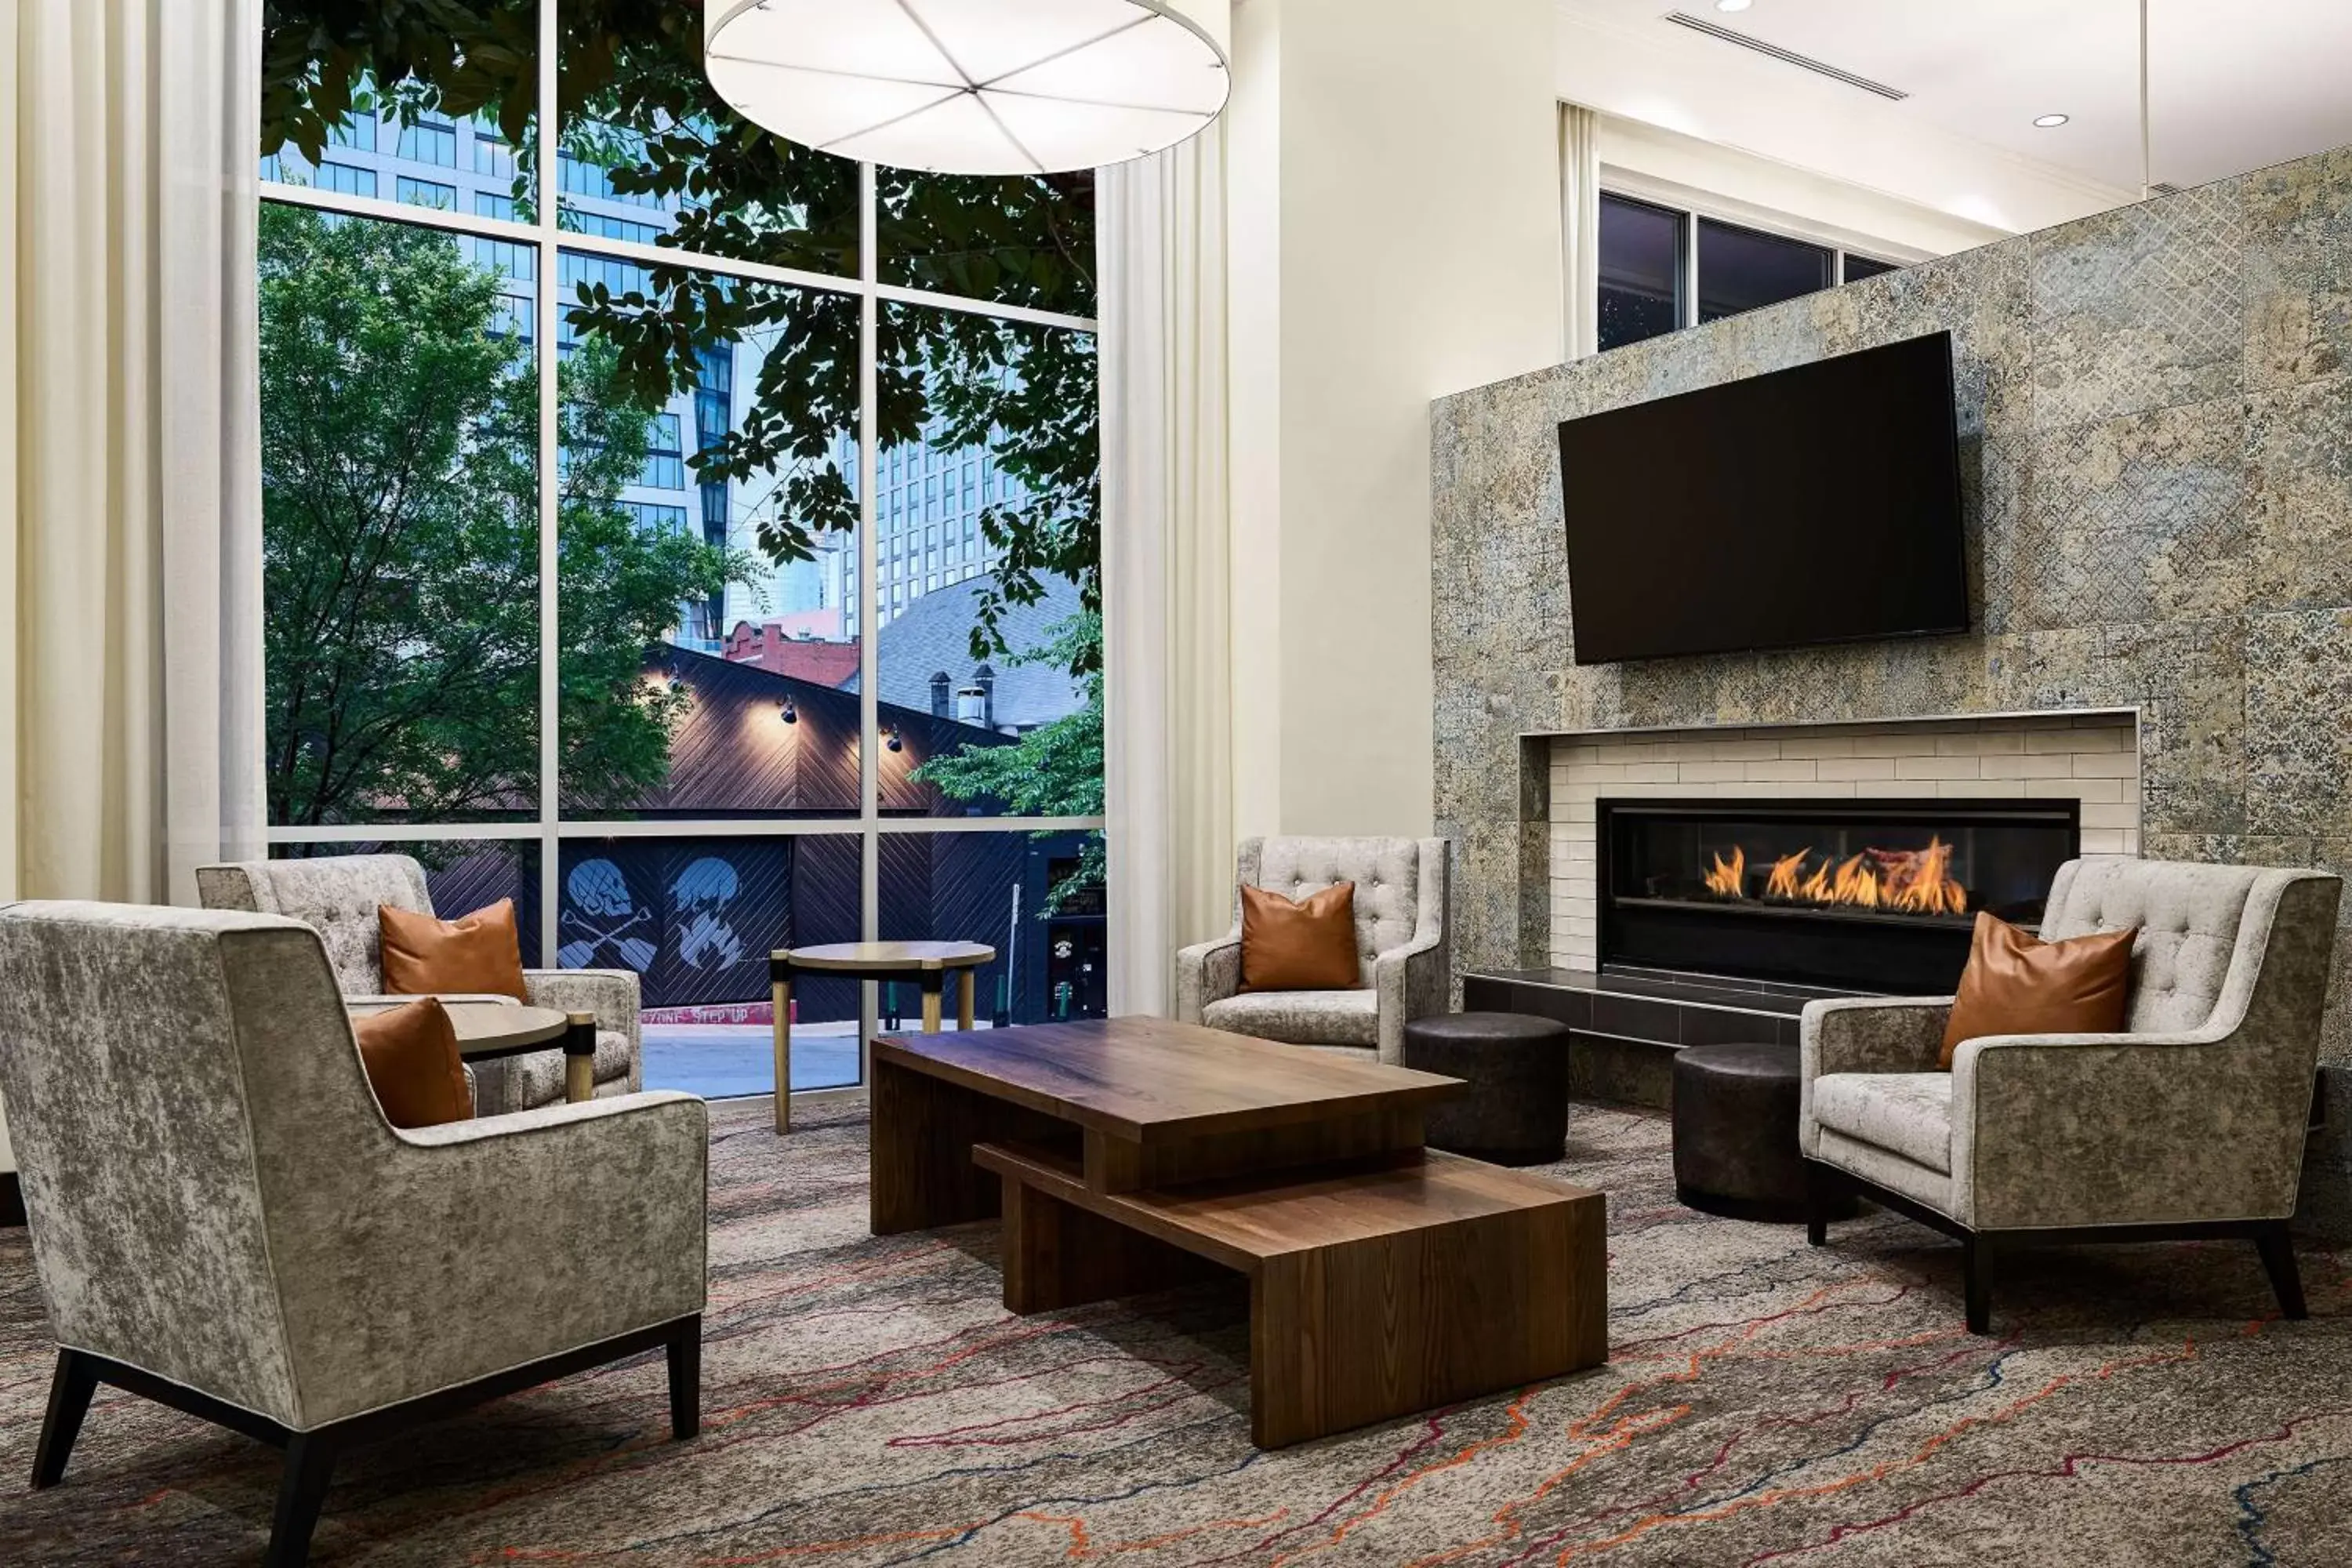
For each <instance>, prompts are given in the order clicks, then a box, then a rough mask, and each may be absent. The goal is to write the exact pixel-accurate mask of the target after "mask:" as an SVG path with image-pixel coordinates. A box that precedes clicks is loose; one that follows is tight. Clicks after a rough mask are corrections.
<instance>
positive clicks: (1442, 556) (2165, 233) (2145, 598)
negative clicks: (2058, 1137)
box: [1431, 149, 2352, 1193]
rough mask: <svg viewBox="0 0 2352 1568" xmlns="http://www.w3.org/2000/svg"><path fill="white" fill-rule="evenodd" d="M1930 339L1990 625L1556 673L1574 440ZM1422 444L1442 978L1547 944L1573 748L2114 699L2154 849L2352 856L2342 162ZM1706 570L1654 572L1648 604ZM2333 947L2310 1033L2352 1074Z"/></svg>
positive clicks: (1861, 304) (1971, 260)
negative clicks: (1445, 906) (1618, 420)
mask: <svg viewBox="0 0 2352 1568" xmlns="http://www.w3.org/2000/svg"><path fill="white" fill-rule="evenodd" d="M1938 329H1943V330H1948V331H1950V332H1951V333H1952V334H1953V341H1954V347H1955V352H1956V355H1957V363H1958V385H1959V408H1958V422H1959V430H1960V437H1961V464H1962V470H1963V480H1962V482H1963V489H1964V495H1965V503H1966V504H1965V510H1966V521H1967V528H1968V535H1969V560H1970V575H1971V582H1970V589H1969V591H1970V599H1971V613H1970V616H1969V620H1970V624H1971V626H1973V627H1975V628H1976V629H1975V630H1974V631H1972V632H1971V633H1969V635H1967V636H1962V637H1932V638H1922V639H1916V640H1910V641H1900V642H1881V643H1871V644H1858V645H1852V646H1838V647H1818V648H1807V649H1800V650H1793V651H1788V652H1779V653H1769V654H1758V655H1749V656H1727V657H1709V658H1680V659H1660V660H1652V661H1644V662H1637V663H1628V664H1615V665H1602V666H1591V667H1582V666H1579V665H1577V664H1575V663H1574V662H1573V656H1572V651H1571V644H1570V635H1569V613H1568V592H1567V590H1568V581H1567V571H1566V566H1565V563H1564V561H1563V543H1562V524H1561V516H1560V482H1561V481H1560V473H1559V444H1558V438H1557V426H1558V425H1559V421H1561V420H1563V419H1567V418H1570V417H1574V416H1580V415H1584V414H1590V413H1595V412H1599V411H1601V410H1603V409H1608V408H1613V407H1617V406H1620V405H1625V404H1630V403H1637V402H1642V401H1644V400H1647V399H1650V398H1654V397H1658V396H1663V395H1668V394H1672V393H1676V392H1683V391H1687V390H1690V389H1693V388H1696V387H1700V386H1706V385H1710V384H1716V383H1719V382H1723V381H1727V380H1731V379H1734V378H1738V377H1741V376H1748V375H1754V374H1759V373H1760V372H1764V371H1769V370H1777V369H1780V368H1782V367H1785V366H1789V365H1793V364H1799V363H1807V362H1810V361H1813V360H1818V359H1821V358H1823V357H1825V356H1827V355H1830V354H1834V353H1845V352H1848V351H1851V350H1855V349H1863V348H1868V347H1872V346H1874V345H1876V344H1880V343H1885V342H1895V341H1896V340H1899V339H1902V338H1906V337H1912V336H1916V335H1917V334H1919V333H1922V332H1927V331H1937V330H1938ZM1431 426H1432V432H1431V435H1432V482H1433V498H1432V520H1431V528H1432V584H1431V587H1432V627H1431V631H1432V638H1433V650H1432V651H1433V665H1434V671H1435V714H1434V721H1435V724H1434V728H1435V745H1436V794H1435V803H1434V804H1435V816H1436V818H1437V823H1438V831H1439V832H1440V833H1442V834H1444V835H1446V836H1447V837H1451V838H1453V839H1454V840H1455V842H1456V844H1457V845H1458V855H1459V858H1458V863H1457V864H1458V871H1457V874H1456V879H1455V884H1454V885H1455V894H1454V917H1453V919H1454V942H1455V947H1454V951H1455V954H1456V961H1457V965H1458V966H1459V967H1460V968H1463V969H1478V968H1517V967H1527V966H1534V965H1540V964H1543V963H1547V962H1548V961H1549V957H1550V955H1551V954H1552V952H1554V950H1555V937H1554V931H1553V908H1554V906H1553V900H1552V874H1551V873H1552V864H1551V860H1552V832H1553V824H1552V821H1551V817H1552V815H1553V804H1552V798H1551V793H1552V770H1551V761H1552V750H1553V737H1556V736H1559V735H1563V734H1575V735H1580V736H1591V735H1594V734H1599V733H1605V732H1608V731H1629V730H1661V729H1684V730H1696V731H1718V730H1722V729H1726V728H1732V729H1741V730H1747V729H1753V728H1759V727H1773V728H1780V727H1785V726H1792V725H1809V724H1816V723H1824V722H1838V723H1856V722H1864V723H1871V722H1885V721H1898V720H1904V719H1909V718H1916V717H1947V716H1959V717H1963V718H1965V717H1970V716H1976V715H1983V714H1997V713H2020V712H2052V711H2057V712H2068V711H2075V710H2131V711H2136V712H2137V714H2138V715H2139V743H2140V745H2139V750H2140V757H2139V762H2140V768H2139V776H2138V794H2139V809H2140V818H2141V820H2140V826H2139V834H2140V838H2139V847H2140V849H2141V852H2142V853H2145V854H2149V855H2160V856H2167V857H2171V858H2188V859H2198V858H2203V859H2218V860H2231V861H2251V862H2263V863H2271V864H2284V865H2316V866H2324V867H2327V868H2331V869H2335V870H2338V871H2352V717H2347V716H2352V149H2346V150H2342V151H2338V152H2336V153H2326V154H2323V155H2320V156H2316V157H2312V158H2307V159H2304V160H2301V161H2299V162H2296V163H2286V164H2282V165H2280V166H2278V167H2276V168H2273V169H2266V170H2263V171H2261V172H2258V173H2255V174H2247V175H2243V176H2241V177H2238V178H2235V179H2230V180H2224V181H2221V182H2220V183H2218V184H2211V185H2205V186H2200V187H2199V188H2197V189H2195V190H2190V191H2185V192H2182V193H2180V194H2179V195H2171V196H2166V197H2161V198H2158V199H2156V200H2152V201H2147V202H2142V203H2139V204H2137V205H2132V206H2128V207H2125V208H2122V209H2120V210H2118V211H2116V212H2111V213H2105V214H2102V215H2100V216H2095V217H2091V218H2085V219H2083V220H2081V221H2079V222H2076V223H2072V224H2067V225H2064V226H2060V227H2057V228H2053V229H2050V230H2046V231H2044V232H2042V233H2038V234H2032V235H2025V236H2021V237H2017V238H2014V239H2010V240H2004V241H2001V242H2000V243H1998V244H1995V245H1990V246H1986V247H1982V248H1980V249H1978V250H1973V251H1969V252H1965V253H1963V254H1960V255H1957V256H1950V257H1946V258H1941V259H1938V260H1936V261H1930V262H1927V263H1924V264H1921V265H1919V266H1916V267H1910V268H1904V269H1903V270H1901V271H1898V272H1893V273H1889V274H1887V275H1885V276H1884V277H1879V278H1874V279H1868V280H1866V281H1864V282H1861V283H1856V284H1851V285H1848V286H1847V287H1845V288H1842V289H1831V290H1828V291H1826V292H1823V293H1819V294H1814V295H1811V296H1808V297H1806V298H1804V299H1801V300H1790V301H1788V302H1786V303H1783V304H1780V305H1776V306H1772V307H1769V308H1768V309H1765V310H1754V311H1750V312H1748V313H1747V314H1744V315H1739V316H1734V317H1730V318H1728V319H1726V320H1723V321H1715V322H1711V323H1709V324H1707V325H1706V326H1703V327H1698V328H1696V329H1693V330H1690V331H1679V332H1674V333H1670V334H1668V335H1666V336H1664V337H1661V338H1654V339H1652V340H1651V341H1649V342H1643V343H1638V344H1634V345H1633V346H1631V347H1628V348H1623V349H1619V350H1617V351H1615V352H1613V353H1605V354H1600V355H1597V356H1595V357H1592V358H1591V359H1586V360H1581V361H1578V362H1576V363H1570V364H1564V365H1560V366H1558V367H1556V368H1554V369H1551V370H1549V371H1543V372H1539V373H1537V374H1531V375H1526V376H1521V377H1518V378H1517V379H1515V380H1511V381H1507V382H1501V383H1498V384H1495V385H1492V386H1486V387H1481V388H1478V389H1476V390H1475V391H1470V392H1465V393H1461V394H1458V395H1454V396H1451V397H1446V398H1443V399H1440V400H1439V401H1438V402H1437V403H1436V404H1435V405H1433V408H1432V413H1431ZM1691 456H1692V460H1694V461H1699V460H1704V458H1705V454H1703V453H1694V454H1692V455H1691ZM1640 521H1641V520H1640V519H1639V517H1638V516H1636V517H1629V518H1628V519H1627V520H1626V523H1627V526H1628V527H1638V526H1639V525H1640ZM1706 569H1707V563H1706V562H1704V561H1687V560H1674V561H1663V560H1662V561H1660V562H1659V563H1658V569H1657V584H1656V591H1657V592H1658V593H1659V594H1660V595H1668V594H1672V593H1673V592H1674V591H1675V584H1676V583H1677V581H1678V580H1681V579H1683V578H1684V577H1685V576H1686V575H1687V574H1696V573H1703V572H1705V571H1706ZM1823 582H1824V588H1825V590H1828V589H1831V588H1835V587H1840V586H1853V585H1850V584H1838V582H1837V578H1836V571H1835V566H1834V563H1829V564H1826V565H1825V566H1824V569H1823ZM2347 912H2352V911H2347ZM2338 952H2339V960H2338V965H2337V971H2336V984H2335V990H2334V994H2333V996H2332V997H2331V1001H2330V1005H2329V1008H2328V1014H2327V1022H2326V1053H2327V1055H2328V1057H2329V1058H2330V1059H2331V1060H2332V1061H2336V1062H2343V1063H2352V1008H2347V980H2346V975H2347V971H2352V941H2347V940H2346V939H2345V938H2344V937H2343V936H2342V935H2341V934H2339V937H2338ZM2335 1081H2336V1083H2337V1084H2342V1083H2344V1082H2347V1081H2352V1075H2347V1074H2344V1073H2337V1074H2336V1075H2335ZM2335 1098H2336V1100H2339V1101H2343V1103H2339V1104H2336V1105H2335V1106H2332V1107H2331V1116H2332V1120H2333V1124H2334V1125H2335V1126H2336V1127H2337V1128H2342V1127H2344V1126H2345V1125H2346V1123H2347V1121H2352V1098H2347V1096H2345V1095H2343V1094H2342V1093H2341V1092H2337V1093H2336V1095H2335ZM2338 1158H2340V1156H2338ZM2336 1185H2337V1186H2338V1187H2340V1188H2342V1189H2343V1190H2344V1191H2345V1192H2347V1193H2352V1170H2347V1172H2345V1173H2340V1179H2339V1180H2337V1181H2336Z"/></svg>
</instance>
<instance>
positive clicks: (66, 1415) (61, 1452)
mask: <svg viewBox="0 0 2352 1568" xmlns="http://www.w3.org/2000/svg"><path fill="white" fill-rule="evenodd" d="M97 1392H98V1371H97V1369H96V1368H95V1367H93V1366H92V1365H91V1364H90V1360H89V1357H88V1356H86V1355H84V1354H83V1353H82V1352H79V1351H70V1350H64V1349H60V1350H59V1351H58V1370H57V1372H56V1373H54V1374H53V1375H52V1376H51V1377H50V1379H49V1413H48V1415H46V1416H45V1417H43V1418H42V1421H41V1443H40V1447H37V1448H36V1449H35V1450H34V1452H33V1489H34V1490H35V1491H39V1490H41V1489H44V1488H47V1487H53V1486H56V1485H57V1484H58V1482H59V1481H61V1480H63V1479H65V1475H66V1460H67V1458H68V1457H70V1456H71V1455H72V1453H73V1446H74V1439H75V1438H76V1437H78V1436H81V1419H82V1417H83V1416H85V1415H89V1402H90V1397H91V1396H92V1395H93V1394H96V1393H97Z"/></svg>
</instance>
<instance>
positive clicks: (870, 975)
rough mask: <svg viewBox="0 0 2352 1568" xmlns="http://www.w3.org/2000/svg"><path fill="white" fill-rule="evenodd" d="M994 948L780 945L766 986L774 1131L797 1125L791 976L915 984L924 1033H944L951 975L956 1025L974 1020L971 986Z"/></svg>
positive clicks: (973, 944) (771, 960)
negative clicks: (771, 1016)
mask: <svg viewBox="0 0 2352 1568" xmlns="http://www.w3.org/2000/svg"><path fill="white" fill-rule="evenodd" d="M995 956H996V950H995V949H994V948H992V947H988V946H985V945H983V944H982V943H980V942H831V943H828V944H826V945H824V946H822V947H780V948H778V949H776V951H775V952H772V953H770V954H769V955H768V986H769V991H770V993H771V1000H772V1002H773V1003H774V1004H775V1009H776V1021H775V1025H774V1029H775V1038H776V1131H779V1132H789V1131H792V1125H793V1110H792V1103H793V975H794V974H796V973H810V974H850V975H855V976H856V977H857V978H858V979H860V980H901V981H911V982H913V983H914V984H917V985H919V986H921V987H922V991H923V1033H925V1034H927V1035H936V1034H938V1033H939V1032H940V1021H941V1020H940V1012H941V1005H942V1003H943V1001H944V999H945V993H946V990H947V980H948V975H949V974H950V973H953V974H954V975H955V976H956V982H957V984H956V1027H957V1028H959V1029H969V1028H971V1022H972V983H973V980H974V978H975V977H976V973H977V972H978V970H979V968H980V966H981V965H982V964H983V963H989V962H990V961H991V960H992V959H993V958H995Z"/></svg>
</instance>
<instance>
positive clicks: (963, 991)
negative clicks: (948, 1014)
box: [956, 969, 978, 1029]
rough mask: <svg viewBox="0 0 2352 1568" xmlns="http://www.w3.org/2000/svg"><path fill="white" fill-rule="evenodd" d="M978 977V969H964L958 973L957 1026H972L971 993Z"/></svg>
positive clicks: (963, 1027) (964, 1027)
mask: <svg viewBox="0 0 2352 1568" xmlns="http://www.w3.org/2000/svg"><path fill="white" fill-rule="evenodd" d="M977 978H978V973H977V972H976V971H974V970H971V969H962V970H959V971H957V973H956V1027H957V1028H959V1029H969V1028H971V993H972V988H973V984H974V982H975V981H976V979H977Z"/></svg>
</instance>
